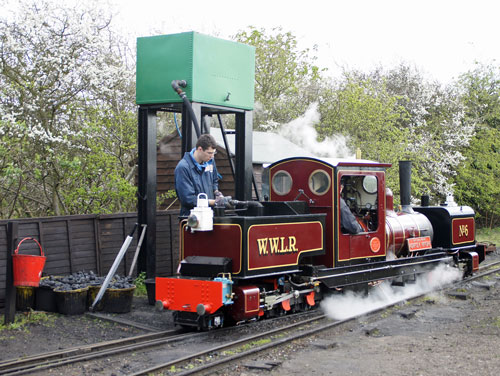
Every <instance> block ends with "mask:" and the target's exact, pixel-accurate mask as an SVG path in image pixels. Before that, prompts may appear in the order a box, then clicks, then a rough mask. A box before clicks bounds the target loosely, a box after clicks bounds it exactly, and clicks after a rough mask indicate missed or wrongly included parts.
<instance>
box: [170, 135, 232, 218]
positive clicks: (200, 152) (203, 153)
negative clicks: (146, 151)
mask: <svg viewBox="0 0 500 376" xmlns="http://www.w3.org/2000/svg"><path fill="white" fill-rule="evenodd" d="M216 147H217V143H216V141H215V139H214V138H213V137H212V136H211V135H209V134H202V135H201V136H200V138H199V139H198V141H197V142H196V147H195V148H194V149H193V150H191V151H190V152H186V153H185V154H184V157H183V158H182V159H181V160H180V161H179V163H178V164H177V167H176V168H175V173H174V174H175V191H176V192H177V197H178V198H179V200H180V201H181V211H180V216H181V217H182V216H188V215H189V212H190V210H191V209H192V208H194V207H195V206H196V203H197V200H198V194H200V193H206V194H207V197H208V203H209V205H210V206H215V205H216V203H217V204H218V203H220V202H223V203H224V199H226V198H225V197H224V196H223V195H222V194H221V193H220V192H219V183H218V181H219V177H218V173H217V167H215V161H214V155H215V153H216V150H215V148H216Z"/></svg>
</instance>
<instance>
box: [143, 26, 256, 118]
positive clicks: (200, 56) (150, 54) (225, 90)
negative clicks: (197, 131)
mask: <svg viewBox="0 0 500 376" xmlns="http://www.w3.org/2000/svg"><path fill="white" fill-rule="evenodd" d="M173 80H185V81H186V82H187V86H186V88H185V93H186V96H187V98H188V99H189V100H190V101H191V102H199V103H205V104H213V105H218V106H226V107H231V108H238V109H245V110H252V109H253V102H254V80H255V48H254V47H253V46H248V45H245V44H241V43H236V42H232V41H228V40H224V39H219V38H214V37H211V36H208V35H204V34H200V33H195V32H188V33H180V34H172V35H158V36H153V37H145V38H138V39H137V91H136V101H137V104H158V103H179V102H181V99H180V98H179V96H178V95H177V93H176V92H175V91H173V90H172V87H171V82H172V81H173Z"/></svg>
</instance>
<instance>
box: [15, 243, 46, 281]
mask: <svg viewBox="0 0 500 376" xmlns="http://www.w3.org/2000/svg"><path fill="white" fill-rule="evenodd" d="M25 240H33V241H34V242H35V243H36V244H38V247H39V248H40V254H41V256H36V255H19V254H18V252H19V247H20V246H21V244H22V243H23V242H24V241H25ZM44 266H45V256H44V255H43V250H42V246H41V245H40V243H39V242H38V241H37V240H36V239H34V238H24V239H23V240H21V241H20V242H19V244H18V246H17V248H16V250H15V251H14V254H13V255H12V269H13V274H14V286H34V287H38V285H39V284H40V277H41V276H42V271H43V267H44Z"/></svg>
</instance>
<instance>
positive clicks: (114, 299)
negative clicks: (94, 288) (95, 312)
mask: <svg viewBox="0 0 500 376" xmlns="http://www.w3.org/2000/svg"><path fill="white" fill-rule="evenodd" d="M134 290H135V286H133V287H129V288H126V289H110V288H108V289H106V292H105V293H104V295H103V297H102V299H101V302H102V310H103V311H104V312H108V313H127V312H130V310H131V309H132V300H133V298H134ZM101 302H99V303H98V304H97V305H99V304H100V303H101Z"/></svg>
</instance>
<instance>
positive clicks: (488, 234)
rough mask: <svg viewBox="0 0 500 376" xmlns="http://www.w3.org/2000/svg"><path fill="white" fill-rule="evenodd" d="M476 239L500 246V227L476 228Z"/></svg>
mask: <svg viewBox="0 0 500 376" xmlns="http://www.w3.org/2000/svg"><path fill="white" fill-rule="evenodd" d="M476 240H477V241H479V242H490V243H494V244H496V245H497V246H500V227H495V228H492V229H489V228H478V229H476Z"/></svg>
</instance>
